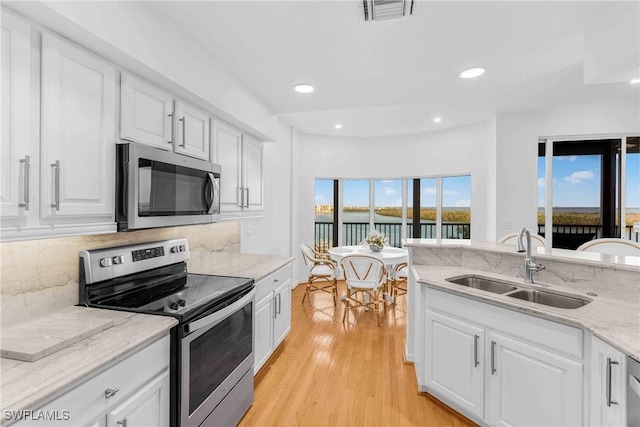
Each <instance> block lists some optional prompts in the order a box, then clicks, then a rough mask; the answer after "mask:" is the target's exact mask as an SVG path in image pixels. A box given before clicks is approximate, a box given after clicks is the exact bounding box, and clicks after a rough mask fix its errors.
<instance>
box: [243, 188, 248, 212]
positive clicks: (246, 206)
mask: <svg viewBox="0 0 640 427" xmlns="http://www.w3.org/2000/svg"><path fill="white" fill-rule="evenodd" d="M245 190H246V191H247V203H246V205H245V206H244V207H245V208H247V209H249V187H247V188H245Z"/></svg>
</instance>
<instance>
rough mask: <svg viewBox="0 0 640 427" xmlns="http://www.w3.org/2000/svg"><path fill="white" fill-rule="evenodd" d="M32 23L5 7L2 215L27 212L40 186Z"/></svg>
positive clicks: (0, 170)
mask: <svg viewBox="0 0 640 427" xmlns="http://www.w3.org/2000/svg"><path fill="white" fill-rule="evenodd" d="M29 31H30V29H29V24H27V23H26V22H24V21H22V20H21V19H19V18H18V17H16V16H14V15H13V14H11V13H10V12H7V11H6V10H4V9H3V10H2V39H1V41H2V140H1V142H0V144H2V145H1V146H0V151H1V152H2V156H0V162H1V163H0V209H1V215H2V219H3V223H4V220H5V219H8V218H14V219H16V218H17V217H21V216H24V215H25V214H26V213H28V212H29V211H30V210H32V208H33V204H32V203H30V199H31V196H32V194H34V193H33V191H34V185H35V186H37V183H38V181H37V179H34V178H37V176H35V177H34V176H33V174H31V173H30V172H31V171H32V170H34V169H35V168H36V167H37V166H36V165H37V155H36V156H34V154H36V153H35V152H34V151H35V150H31V148H30V146H31V135H30V118H31V115H30V104H29V100H30V98H31V91H30V86H31V85H30V80H29V79H30V76H31V73H30V61H31V58H30V53H29V52H30V43H29Z"/></svg>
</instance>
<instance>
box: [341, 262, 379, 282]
mask: <svg viewBox="0 0 640 427" xmlns="http://www.w3.org/2000/svg"><path fill="white" fill-rule="evenodd" d="M340 266H341V267H342V270H343V271H344V277H345V280H346V281H347V284H348V285H349V286H352V287H364V288H377V287H378V286H380V285H382V283H383V278H384V276H385V275H386V270H385V268H384V263H383V262H382V261H381V260H380V259H378V258H376V257H372V256H368V255H347V256H346V257H344V258H342V260H341V261H340Z"/></svg>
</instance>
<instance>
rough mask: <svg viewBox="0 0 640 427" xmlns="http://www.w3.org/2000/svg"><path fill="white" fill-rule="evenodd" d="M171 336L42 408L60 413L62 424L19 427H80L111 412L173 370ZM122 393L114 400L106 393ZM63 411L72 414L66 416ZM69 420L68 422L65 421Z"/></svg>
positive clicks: (36, 423) (36, 422) (35, 422)
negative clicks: (169, 369)
mask: <svg viewBox="0 0 640 427" xmlns="http://www.w3.org/2000/svg"><path fill="white" fill-rule="evenodd" d="M169 345H170V341H169V336H168V335H167V336H165V337H163V338H161V339H159V340H157V341H155V342H154V343H152V344H150V345H148V346H147V347H145V348H144V349H142V350H140V351H138V352H137V353H134V354H132V355H131V356H129V357H128V358H126V359H124V360H122V361H121V362H118V363H117V364H116V365H114V366H112V367H110V368H109V369H107V370H106V371H103V372H102V373H100V374H98V375H96V376H95V377H93V378H91V379H89V380H87V381H85V382H84V383H82V384H80V385H78V386H77V387H75V388H73V389H71V390H70V391H68V392H67V393H65V394H63V395H62V396H60V397H58V398H57V399H55V400H53V401H51V402H49V403H47V404H46V405H44V406H42V407H40V408H38V410H39V411H43V412H45V413H47V414H51V413H54V412H55V413H56V414H58V415H59V416H58V417H57V418H59V419H58V420H55V421H52V420H26V419H25V420H23V421H20V422H18V423H16V424H15V425H16V426H20V427H22V426H40V427H42V426H44V425H46V426H66V425H68V426H77V425H86V424H88V423H89V422H91V421H92V420H94V419H96V417H98V416H100V415H104V414H105V413H106V412H107V411H108V410H109V409H110V408H113V407H115V405H118V404H120V403H122V402H124V401H125V400H126V399H127V398H128V397H130V396H132V395H133V394H134V393H135V392H136V391H137V390H138V389H140V388H141V387H142V386H143V385H144V384H146V383H147V382H148V381H149V380H150V379H152V378H153V377H154V376H156V375H158V373H160V372H162V370H164V369H167V367H168V366H169V357H170V354H169V350H170V347H169ZM107 389H112V390H115V389H118V391H117V392H116V393H115V395H113V396H112V397H110V398H108V399H107V398H106V397H105V390H107ZM63 411H68V416H65V414H64V412H63ZM64 418H68V419H66V420H65V419H64Z"/></svg>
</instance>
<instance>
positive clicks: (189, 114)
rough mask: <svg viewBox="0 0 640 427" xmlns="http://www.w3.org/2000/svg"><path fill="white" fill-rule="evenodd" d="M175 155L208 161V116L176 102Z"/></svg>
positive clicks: (185, 104) (190, 106)
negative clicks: (179, 154)
mask: <svg viewBox="0 0 640 427" xmlns="http://www.w3.org/2000/svg"><path fill="white" fill-rule="evenodd" d="M176 119H177V122H176V123H177V125H176V131H177V135H176V144H175V151H176V153H181V154H186V155H187V156H191V157H197V158H198V159H202V160H209V116H208V115H207V113H205V112H204V111H202V110H200V109H198V108H196V107H194V106H193V105H189V104H187V103H184V102H180V101H176Z"/></svg>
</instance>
